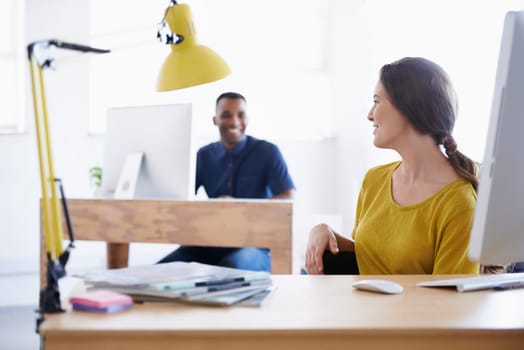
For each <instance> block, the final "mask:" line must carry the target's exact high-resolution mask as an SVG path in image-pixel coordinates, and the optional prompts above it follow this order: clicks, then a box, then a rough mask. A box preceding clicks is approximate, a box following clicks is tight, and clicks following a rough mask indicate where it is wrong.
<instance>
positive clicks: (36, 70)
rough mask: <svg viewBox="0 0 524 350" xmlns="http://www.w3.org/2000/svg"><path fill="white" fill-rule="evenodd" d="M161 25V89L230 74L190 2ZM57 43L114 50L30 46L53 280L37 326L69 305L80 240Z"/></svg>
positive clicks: (173, 7) (173, 8) (52, 43)
mask: <svg viewBox="0 0 524 350" xmlns="http://www.w3.org/2000/svg"><path fill="white" fill-rule="evenodd" d="M166 22H167V24H166ZM160 25H161V27H160V30H159V31H158V33H157V37H158V38H159V39H160V40H161V41H164V42H165V43H167V44H169V45H171V53H170V54H169V56H168V57H167V58H166V60H165V62H164V64H163V65H162V68H161V71H160V74H159V77H158V85H157V90H158V91H169V90H176V89H182V88H185V87H190V86H195V85H200V84H204V83H208V82H211V81H215V80H218V79H221V78H224V77H225V76H227V75H229V74H230V73H231V71H230V69H229V67H228V65H227V64H226V63H225V61H224V60H223V59H222V58H221V57H220V56H219V55H218V54H216V53H215V52H214V51H212V50H211V49H209V48H207V47H205V46H203V45H199V44H198V43H197V40H196V35H195V28H194V24H193V20H192V17H191V10H190V8H189V6H188V5H179V4H177V2H176V1H173V0H172V1H170V5H169V6H168V8H167V9H166V10H165V13H164V17H163V19H162V21H161V23H160ZM167 26H169V29H168V28H167ZM169 30H170V31H169ZM54 48H58V49H66V50H73V51H79V52H90V53H107V52H109V50H103V49H97V48H93V47H89V46H84V45H80V44H73V43H68V42H63V41H59V40H44V41H37V42H33V43H31V44H29V45H28V46H27V52H28V59H29V65H30V71H31V88H32V94H33V104H34V114H35V122H36V137H37V145H38V161H39V168H40V181H41V187H42V201H41V203H42V218H43V222H42V225H43V227H42V231H43V234H44V237H45V249H46V253H47V254H46V255H47V257H46V259H47V285H46V286H45V287H44V289H42V290H41V292H40V300H39V313H40V318H39V319H38V320H37V332H38V329H39V325H40V323H41V322H42V321H43V314H44V313H55V312H63V311H64V310H63V309H62V307H61V305H60V294H59V288H58V279H60V278H61V277H63V276H64V275H65V265H66V263H67V260H68V258H69V252H70V249H71V248H72V247H73V242H74V235H73V230H72V225H71V222H70V219H69V212H68V210H67V202H66V199H65V195H64V191H63V187H62V185H61V181H60V179H58V178H56V177H55V173H54V169H53V159H52V152H51V135H50V129H49V122H48V118H47V104H46V96H45V89H44V79H43V70H44V69H46V68H49V67H51V66H52V64H53V59H54V58H53V57H52V54H51V51H52V49H54ZM57 184H58V189H59V190H60V192H61V193H60V195H61V200H62V207H63V209H62V210H63V212H64V217H65V220H66V225H67V229H68V233H69V238H70V243H69V245H68V247H67V248H66V249H65V250H64V249H63V246H62V237H63V233H62V220H61V210H60V207H59V201H58V196H57Z"/></svg>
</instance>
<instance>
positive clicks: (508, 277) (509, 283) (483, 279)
mask: <svg viewBox="0 0 524 350" xmlns="http://www.w3.org/2000/svg"><path fill="white" fill-rule="evenodd" d="M417 286H419V287H448V288H456V289H457V291H459V292H469V291H474V290H481V289H492V288H494V289H511V288H524V272H523V273H501V274H493V275H481V276H471V277H460V278H451V279H444V280H433V281H425V282H419V283H417Z"/></svg>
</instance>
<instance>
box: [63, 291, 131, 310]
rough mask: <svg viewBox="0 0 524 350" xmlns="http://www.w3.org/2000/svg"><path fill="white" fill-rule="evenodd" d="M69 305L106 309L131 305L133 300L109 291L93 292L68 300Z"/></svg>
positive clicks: (127, 296)
mask: <svg viewBox="0 0 524 350" xmlns="http://www.w3.org/2000/svg"><path fill="white" fill-rule="evenodd" d="M69 302H70V303H71V304H79V305H86V306H95V307H107V306H111V305H123V304H132V303H133V299H132V298H131V297H130V296H129V295H125V294H121V293H116V292H112V291H109V290H95V291H92V292H87V293H84V294H82V295H77V296H74V297H71V298H70V299H69Z"/></svg>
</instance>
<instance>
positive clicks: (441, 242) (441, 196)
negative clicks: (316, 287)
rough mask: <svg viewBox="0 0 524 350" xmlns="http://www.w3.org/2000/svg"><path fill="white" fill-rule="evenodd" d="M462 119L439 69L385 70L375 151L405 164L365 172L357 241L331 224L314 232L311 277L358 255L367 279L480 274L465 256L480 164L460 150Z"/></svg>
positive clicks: (375, 117)
mask: <svg viewBox="0 0 524 350" xmlns="http://www.w3.org/2000/svg"><path fill="white" fill-rule="evenodd" d="M456 113H457V100H456V96H455V93H454V90H453V87H452V85H451V83H450V81H449V78H448V76H447V74H446V73H445V72H444V70H443V69H442V68H441V67H440V66H438V65H437V64H435V63H433V62H431V61H429V60H427V59H424V58H411V57H406V58H403V59H401V60H399V61H396V62H393V63H391V64H386V65H385V66H383V67H382V69H381V70H380V78H379V81H378V83H377V85H376V88H375V93H374V95H373V107H372V108H371V110H370V112H369V114H368V119H369V121H371V122H372V124H373V128H374V131H373V134H374V140H373V143H374V145H375V146H376V147H379V148H388V149H393V150H395V151H397V152H398V153H399V155H400V157H401V161H398V162H394V163H390V164H386V165H382V166H378V167H375V168H372V169H370V170H369V171H368V172H367V174H366V176H365V178H364V181H363V183H362V187H361V190H360V194H359V198H358V204H357V212H356V218H355V226H354V228H353V232H352V235H351V237H352V238H351V239H349V238H347V237H344V236H342V235H341V234H339V233H336V232H334V231H333V230H332V229H331V228H330V227H329V226H328V225H326V224H320V225H317V226H315V227H314V228H313V229H312V230H311V232H310V236H309V242H308V246H307V251H306V269H307V271H308V273H309V274H321V273H323V271H324V266H323V262H322V256H323V254H324V252H325V251H326V250H329V251H331V253H333V254H338V252H341V251H354V252H355V254H356V258H357V262H358V267H359V270H360V273H361V274H459V273H460V274H469V273H478V271H479V266H478V264H476V263H474V262H471V261H470V260H468V257H467V249H468V243H469V234H470V230H471V225H472V220H473V214H474V209H475V203H476V189H477V185H478V180H477V165H476V163H475V162H473V161H472V160H471V159H469V158H468V157H466V156H465V155H463V154H462V153H460V152H459V151H458V150H457V144H456V142H455V140H454V138H453V136H452V131H453V127H454V124H455V118H456ZM441 145H442V147H443V150H444V152H442V150H441Z"/></svg>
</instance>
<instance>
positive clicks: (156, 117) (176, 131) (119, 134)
mask: <svg viewBox="0 0 524 350" xmlns="http://www.w3.org/2000/svg"><path fill="white" fill-rule="evenodd" d="M191 160H192V157H191V104H169V105H154V106H133V107H117V108H109V109H108V112H107V128H106V133H105V137H104V158H103V163H102V186H101V195H102V196H103V197H110V198H121V199H132V198H136V199H187V198H188V197H189V196H190V195H191V193H192V186H191V184H192V183H194V180H193V181H192V177H191V176H190V175H191V173H192V171H191Z"/></svg>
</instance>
